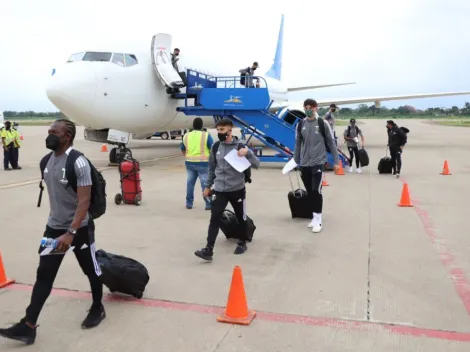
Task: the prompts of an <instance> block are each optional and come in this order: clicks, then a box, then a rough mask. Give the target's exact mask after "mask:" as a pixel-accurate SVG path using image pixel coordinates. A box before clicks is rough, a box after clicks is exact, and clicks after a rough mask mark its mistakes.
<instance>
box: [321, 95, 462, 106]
mask: <svg viewBox="0 0 470 352" xmlns="http://www.w3.org/2000/svg"><path fill="white" fill-rule="evenodd" d="M455 95H470V91H468V92H448V93H428V94H409V95H389V96H381V97H380V96H379V97H369V98H351V99H344V98H340V99H328V100H317V103H318V105H319V106H329V105H330V104H331V103H335V104H337V105H346V104H354V103H375V106H376V107H380V102H382V101H390V100H406V99H423V98H435V97H447V96H455Z"/></svg>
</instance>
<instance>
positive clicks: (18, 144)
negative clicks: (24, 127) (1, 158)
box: [11, 127, 21, 148]
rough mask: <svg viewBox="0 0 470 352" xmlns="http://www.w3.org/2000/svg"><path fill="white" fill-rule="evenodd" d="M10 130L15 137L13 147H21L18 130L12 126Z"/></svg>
mask: <svg viewBox="0 0 470 352" xmlns="http://www.w3.org/2000/svg"><path fill="white" fill-rule="evenodd" d="M11 132H12V134H13V136H14V137H15V144H14V145H15V147H16V148H19V147H21V139H20V131H18V130H17V129H15V128H13V127H12V128H11Z"/></svg>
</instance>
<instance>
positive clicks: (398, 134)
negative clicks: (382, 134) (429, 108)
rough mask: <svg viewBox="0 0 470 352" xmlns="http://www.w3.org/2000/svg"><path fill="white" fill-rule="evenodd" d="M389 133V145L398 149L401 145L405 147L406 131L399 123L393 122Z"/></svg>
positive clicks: (388, 130)
mask: <svg viewBox="0 0 470 352" xmlns="http://www.w3.org/2000/svg"><path fill="white" fill-rule="evenodd" d="M387 133H388V145H389V146H390V148H391V149H398V148H399V147H403V146H404V145H405V144H406V142H407V139H408V138H407V137H406V133H405V132H403V130H402V129H401V128H400V127H398V126H397V124H395V123H394V124H393V125H392V128H390V129H389V128H387Z"/></svg>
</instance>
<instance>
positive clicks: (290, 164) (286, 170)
mask: <svg viewBox="0 0 470 352" xmlns="http://www.w3.org/2000/svg"><path fill="white" fill-rule="evenodd" d="M296 167H297V163H296V162H295V161H294V158H292V159H290V160H289V161H288V162H287V164H286V165H284V168H283V169H282V174H283V175H287V174H288V173H289V172H291V171H292V170H294V169H295V168H296Z"/></svg>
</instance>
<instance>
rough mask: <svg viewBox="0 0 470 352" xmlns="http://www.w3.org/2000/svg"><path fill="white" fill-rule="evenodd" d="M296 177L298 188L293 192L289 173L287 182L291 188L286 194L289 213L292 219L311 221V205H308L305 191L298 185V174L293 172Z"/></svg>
mask: <svg viewBox="0 0 470 352" xmlns="http://www.w3.org/2000/svg"><path fill="white" fill-rule="evenodd" d="M294 172H295V174H296V176H297V181H298V183H299V188H297V189H296V190H294V185H293V184H292V179H291V177H290V174H291V173H290V172H289V181H290V185H291V188H292V191H290V192H289V193H288V194H287V199H288V200H289V207H290V212H291V214H292V218H302V219H311V218H312V217H313V214H312V212H311V211H310V209H311V205H310V204H309V199H308V197H307V191H305V190H303V189H302V187H301V185H300V179H299V173H298V172H297V171H294Z"/></svg>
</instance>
